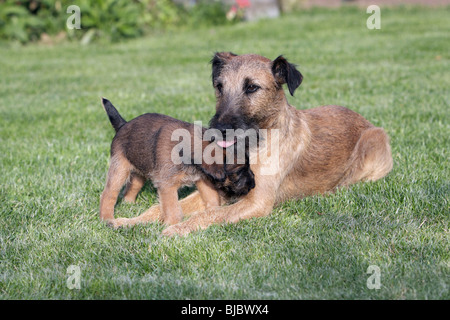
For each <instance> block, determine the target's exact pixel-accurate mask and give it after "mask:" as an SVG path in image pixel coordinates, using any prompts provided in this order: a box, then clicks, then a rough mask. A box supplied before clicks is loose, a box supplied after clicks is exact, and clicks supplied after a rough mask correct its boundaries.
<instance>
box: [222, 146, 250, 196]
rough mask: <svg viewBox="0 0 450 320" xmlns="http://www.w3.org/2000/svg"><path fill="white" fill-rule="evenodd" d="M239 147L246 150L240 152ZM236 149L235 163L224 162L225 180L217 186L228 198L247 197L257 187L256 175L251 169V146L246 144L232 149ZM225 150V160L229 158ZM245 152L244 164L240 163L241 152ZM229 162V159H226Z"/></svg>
mask: <svg viewBox="0 0 450 320" xmlns="http://www.w3.org/2000/svg"><path fill="white" fill-rule="evenodd" d="M239 147H241V148H242V147H243V148H245V149H242V150H238V149H239ZM228 148H234V150H233V151H234V155H233V159H232V160H233V161H231V163H230V161H224V162H225V165H224V168H225V180H224V181H223V182H222V181H221V182H218V183H217V184H216V186H217V188H218V189H219V190H220V191H222V192H223V193H224V195H225V197H227V198H238V197H242V196H245V195H247V194H248V193H249V192H250V190H252V189H253V188H254V187H255V175H254V174H253V171H252V170H251V169H250V157H249V145H248V143H245V144H240V143H237V144H234V145H233V146H232V147H228ZM228 148H224V149H223V152H224V158H225V159H226V157H227V149H228ZM238 151H245V154H244V155H245V157H244V159H243V160H244V162H243V163H242V162H240V161H239V156H238V155H239V152H238ZM226 160H227V159H226Z"/></svg>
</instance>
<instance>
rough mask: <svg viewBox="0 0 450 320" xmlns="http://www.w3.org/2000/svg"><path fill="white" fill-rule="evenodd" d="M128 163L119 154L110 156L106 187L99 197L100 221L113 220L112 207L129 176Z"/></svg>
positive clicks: (129, 168)
mask: <svg viewBox="0 0 450 320" xmlns="http://www.w3.org/2000/svg"><path fill="white" fill-rule="evenodd" d="M131 167H132V166H131V164H130V162H129V161H128V160H127V159H125V157H123V156H121V155H120V154H118V155H115V156H112V157H111V160H110V166H109V169H108V176H107V179H106V186H105V189H104V190H103V192H102V195H101V196H100V219H101V220H104V221H111V220H113V219H114V206H115V204H116V201H117V197H118V196H119V192H120V189H121V188H122V186H123V185H124V184H125V182H126V181H127V179H128V177H129V176H130V170H131Z"/></svg>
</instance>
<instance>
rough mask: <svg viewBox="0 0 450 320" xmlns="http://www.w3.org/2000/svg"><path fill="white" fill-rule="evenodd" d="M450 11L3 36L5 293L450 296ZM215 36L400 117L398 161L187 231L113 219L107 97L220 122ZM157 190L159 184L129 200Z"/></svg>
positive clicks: (0, 130) (138, 207)
mask: <svg viewBox="0 0 450 320" xmlns="http://www.w3.org/2000/svg"><path fill="white" fill-rule="evenodd" d="M449 14H450V8H447V9H442V8H441V9H424V8H420V9H419V8H412V9H407V8H399V9H385V8H381V18H382V25H381V26H382V29H381V30H368V29H367V28H366V19H367V18H368V16H369V15H368V14H366V12H365V9H364V8H362V9H354V8H353V9H352V8H350V9H348V8H347V9H340V10H337V11H335V10H313V11H304V12H302V13H296V14H291V15H286V16H284V17H282V18H281V19H278V20H269V21H260V22H256V23H243V24H237V25H233V26H228V27H216V28H213V29H202V30H197V31H194V30H191V31H189V30H184V31H179V32H171V33H168V34H158V35H154V36H152V37H149V38H146V39H139V40H134V41H131V42H125V43H119V44H113V45H107V44H94V45H89V46H81V45H78V44H75V43H73V44H62V45H58V46H43V45H30V46H27V47H20V48H18V47H12V48H10V47H8V46H7V45H6V44H3V45H0V57H1V58H0V142H1V143H0V174H1V186H0V298H1V299H449V298H450V293H449V291H450V254H449V240H450V234H449V221H450V217H449V202H448V201H449V191H450V190H449V180H450V179H449V178H450V177H449V162H448V157H449V152H448V148H449V136H450V128H449V111H450V108H449V101H450V95H449V88H450V72H449V70H450V63H449V59H450V45H449V44H450V33H449V24H448V17H449ZM215 51H233V52H235V53H238V54H242V53H258V54H261V55H264V56H267V57H269V58H271V59H274V58H276V57H277V56H278V55H280V54H284V55H285V56H286V57H287V58H288V59H289V61H290V62H293V63H296V64H297V65H298V68H299V70H300V71H301V72H302V74H303V76H304V81H303V84H302V85H301V87H300V88H299V89H298V91H297V92H296V95H295V97H289V102H290V103H291V104H292V105H294V106H296V107H297V108H302V109H306V108H312V107H315V106H319V105H324V104H339V105H344V106H347V107H349V108H351V109H352V110H355V111H357V112H359V113H361V114H362V115H363V116H364V117H366V118H367V119H368V120H369V121H371V122H372V123H373V124H375V125H376V126H381V127H384V128H385V130H386V131H387V132H388V134H389V135H390V137H391V142H392V149H393V158H394V169H393V171H392V172H391V174H389V176H387V177H386V178H385V179H382V180H380V181H377V182H375V183H361V184H358V185H355V186H353V187H352V188H350V189H348V190H340V191H338V192H337V193H336V194H334V195H329V196H316V197H311V198H307V199H304V200H301V201H291V202H287V203H285V204H284V205H283V206H281V207H278V208H276V209H274V211H273V214H272V215H270V216H269V217H267V218H260V219H252V220H248V221H242V222H239V223H238V224H236V225H223V226H212V227H211V228H209V229H207V230H205V231H200V232H197V233H193V234H190V235H189V236H187V237H184V238H183V237H175V238H165V237H162V236H161V231H162V230H163V226H162V225H160V224H149V225H142V226H136V227H134V228H130V229H123V230H113V229H110V228H108V227H106V226H105V225H104V224H103V223H101V222H100V221H99V217H98V209H99V197H100V193H101V192H102V190H103V187H104V182H105V178H106V172H107V169H108V161H109V146H110V143H111V139H112V137H113V136H114V132H113V129H112V128H111V125H110V123H109V121H108V119H107V116H106V114H105V112H104V110H103V108H102V106H101V103H100V97H102V96H104V97H107V98H108V99H110V100H111V101H112V103H113V104H114V105H115V106H116V107H117V108H118V109H119V111H120V112H121V114H122V115H123V116H124V117H125V118H126V119H131V118H133V117H136V116H137V115H139V114H142V113H145V112H160V113H164V114H168V115H170V116H173V117H176V118H179V119H182V120H185V121H190V122H193V121H195V120H201V121H203V122H204V124H206V123H207V121H208V120H209V119H210V118H211V116H212V115H213V114H214V105H215V102H214V92H213V89H212V87H211V78H210V65H209V60H210V59H211V57H212V54H213V53H214V52H215ZM155 201H157V199H156V193H155V190H154V189H153V188H152V187H151V185H148V186H146V187H145V188H144V190H143V191H142V193H141V194H140V196H139V197H138V201H137V203H136V204H133V205H132V204H125V203H122V202H119V203H118V205H117V206H116V216H117V217H132V216H136V215H138V214H140V213H142V212H143V211H144V210H145V209H146V208H147V207H149V206H150V205H151V204H153V203H155ZM70 265H76V266H78V267H80V270H81V288H80V289H79V290H77V289H72V290H71V289H69V288H68V287H67V283H66V281H67V279H68V277H69V276H70V274H68V273H67V268H68V267H69V266H70ZM370 265H376V266H378V267H379V268H380V272H381V278H380V282H381V288H380V289H379V290H373V289H372V290H371V289H369V288H368V287H367V279H368V278H369V276H370V274H367V269H368V267H369V266H370Z"/></svg>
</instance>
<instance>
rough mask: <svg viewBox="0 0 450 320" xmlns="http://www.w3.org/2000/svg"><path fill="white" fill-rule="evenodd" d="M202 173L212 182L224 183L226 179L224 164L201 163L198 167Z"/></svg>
mask: <svg viewBox="0 0 450 320" xmlns="http://www.w3.org/2000/svg"><path fill="white" fill-rule="evenodd" d="M200 168H201V170H202V172H203V173H204V174H206V175H207V176H208V177H209V178H211V179H212V180H215V181H218V182H224V181H225V178H226V174H225V165H224V164H217V163H212V164H206V163H203V164H202V165H201V166H200Z"/></svg>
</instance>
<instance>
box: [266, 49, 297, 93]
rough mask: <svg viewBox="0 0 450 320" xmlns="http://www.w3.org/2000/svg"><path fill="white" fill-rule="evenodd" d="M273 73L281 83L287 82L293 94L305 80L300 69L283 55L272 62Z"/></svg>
mask: <svg viewBox="0 0 450 320" xmlns="http://www.w3.org/2000/svg"><path fill="white" fill-rule="evenodd" d="M272 73H273V76H274V77H275V80H276V81H277V82H278V83H279V84H280V85H282V84H285V83H287V85H288V88H289V93H290V94H291V96H293V95H294V91H295V89H297V88H298V86H299V85H300V84H301V83H302V80H303V76H302V74H301V73H300V71H298V70H297V68H296V67H295V65H294V64H292V63H289V62H288V61H287V60H286V59H285V58H284V57H283V56H279V57H278V58H276V59H275V60H274V61H273V62H272Z"/></svg>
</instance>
